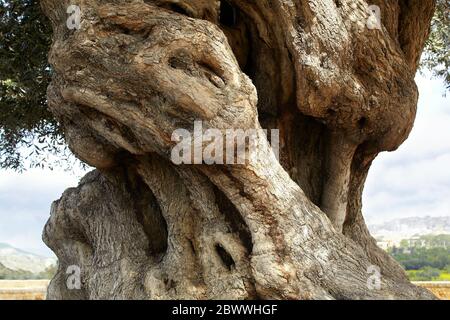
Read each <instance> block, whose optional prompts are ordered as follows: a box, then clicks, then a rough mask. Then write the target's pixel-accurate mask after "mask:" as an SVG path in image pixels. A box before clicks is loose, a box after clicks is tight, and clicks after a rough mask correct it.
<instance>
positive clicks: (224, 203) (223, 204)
mask: <svg viewBox="0 0 450 320" xmlns="http://www.w3.org/2000/svg"><path fill="white" fill-rule="evenodd" d="M213 189H214V195H215V197H216V203H217V206H218V207H219V210H220V212H222V213H223V214H224V216H225V220H226V221H227V223H228V224H229V225H230V226H231V228H232V232H235V233H237V234H238V235H239V238H240V239H241V240H242V243H243V245H244V246H245V248H246V249H247V252H248V254H251V253H252V250H253V243H252V236H251V233H250V230H249V228H248V226H247V224H246V223H245V221H244V219H243V218H242V216H241V214H240V213H239V211H238V210H237V209H236V207H235V206H234V204H233V203H231V201H230V200H229V199H228V198H227V197H226V196H225V195H224V194H223V192H222V191H220V190H219V188H217V187H216V186H215V185H213Z"/></svg>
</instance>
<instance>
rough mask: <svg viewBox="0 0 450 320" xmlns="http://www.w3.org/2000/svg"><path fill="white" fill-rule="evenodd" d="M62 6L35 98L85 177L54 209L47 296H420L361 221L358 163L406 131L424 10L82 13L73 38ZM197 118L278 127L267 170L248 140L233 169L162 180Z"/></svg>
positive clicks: (219, 7) (402, 4)
mask: <svg viewBox="0 0 450 320" xmlns="http://www.w3.org/2000/svg"><path fill="white" fill-rule="evenodd" d="M70 4H72V3H69V1H67V0H64V1H61V0H42V6H43V8H44V10H45V12H46V14H47V15H48V16H49V17H50V19H51V21H52V23H53V28H54V36H53V46H52V49H51V52H50V62H51V64H52V66H53V68H54V71H55V73H54V78H53V81H52V84H51V86H50V87H49V90H48V100H49V106H50V108H51V110H52V112H53V113H54V114H55V116H56V117H57V119H58V120H59V121H60V123H61V124H62V126H63V128H64V130H65V133H66V137H67V141H68V143H69V146H70V148H71V149H72V150H73V152H74V153H75V154H76V155H77V156H78V157H79V158H80V159H82V160H83V161H85V162H86V163H88V164H90V165H91V166H94V167H96V168H97V170H96V171H94V172H91V173H89V174H88V175H87V176H86V177H85V178H83V180H82V181H81V182H80V185H79V186H78V188H76V189H69V190H67V191H66V192H65V193H64V195H63V196H62V198H61V199H60V200H58V201H56V202H55V203H54V204H53V206H52V212H51V217H50V220H49V222H48V223H47V225H46V227H45V230H44V235H43V237H44V240H45V242H46V243H47V245H48V246H49V247H50V248H51V249H52V250H53V251H54V252H55V253H56V254H57V256H58V258H59V263H60V265H59V270H58V273H57V275H56V276H55V278H54V279H53V280H52V282H51V284H50V287H49V291H48V297H49V298H51V299H54V298H67V299H71V298H85V299H109V298H125V299H130V298H136V299H212V298H229V299H257V298H262V299H377V298H381V299H383V298H433V296H432V295H431V294H430V293H429V292H428V291H426V290H424V289H420V288H418V287H415V286H414V285H412V284H411V283H410V282H409V281H408V279H407V277H406V275H405V273H404V271H403V270H402V268H401V267H400V266H399V265H398V264H397V263H396V262H395V261H394V260H393V259H392V258H390V257H389V256H388V255H387V254H386V253H385V252H383V251H382V250H381V249H379V248H378V247H377V246H376V243H375V241H374V239H373V238H372V237H371V236H370V234H369V232H368V230H367V227H366V225H365V223H364V219H363V216H362V213H361V194H362V190H363V186H364V181H365V178H366V176H367V172H368V170H369V167H370V164H371V162H372V160H373V159H374V158H375V157H376V155H377V154H378V153H379V152H381V151H386V150H389V151H391V150H395V149H396V148H397V147H398V146H399V145H400V144H401V143H402V142H403V141H404V140H405V139H406V138H407V136H408V134H409V132H410V130H411V128H412V126H413V122H414V118H415V112H416V105H417V88H416V85H415V83H414V75H415V72H416V69H417V66H418V61H419V58H420V55H421V51H422V48H423V46H424V41H425V40H426V38H427V36H428V32H429V23H430V19H431V17H432V15H433V11H434V1H433V0H410V1H404V0H373V3H367V2H366V1H362V0H358V1H355V0H334V1H333V0H315V1H308V0H252V1H247V0H245V1H244V0H222V1H216V0H148V1H142V0H135V1H125V0H116V1H112V0H109V1H108V0H79V1H78V2H77V4H78V5H79V7H80V9H81V13H82V16H81V24H80V28H79V29H77V30H69V29H68V28H67V26H66V20H67V18H68V15H67V13H66V10H67V7H68V6H69V5H70ZM372 4H373V5H377V6H379V8H380V9H381V22H382V24H381V28H375V29H373V28H368V27H367V25H366V23H367V21H368V19H369V17H370V14H369V11H368V5H372ZM195 120H201V121H202V125H203V129H205V130H206V129H219V130H222V131H221V132H223V131H224V130H226V129H238V128H239V129H243V130H247V129H252V128H256V129H259V128H264V129H279V130H280V158H279V160H278V159H277V158H276V157H275V155H274V153H273V151H272V149H271V147H270V144H269V141H268V138H267V137H266V136H265V135H264V134H263V133H261V132H259V131H258V134H257V135H256V136H255V137H254V139H255V142H256V143H255V146H256V147H255V148H253V149H251V150H248V152H249V153H250V157H249V159H248V161H246V162H245V164H241V165H231V164H214V165H207V164H197V165H175V164H173V163H172V162H171V150H172V148H173V146H174V144H175V142H173V141H172V139H171V137H172V133H173V132H174V130H176V129H180V128H183V129H186V130H188V131H189V132H191V133H192V132H193V130H194V129H193V128H194V121H195ZM201 147H202V146H201ZM70 265H77V266H79V267H80V268H81V282H82V285H81V289H80V290H69V289H68V288H67V286H66V277H67V275H66V269H67V267H68V266H70ZM373 266H375V267H378V268H380V270H381V278H380V280H381V283H380V286H376V288H373V286H370V285H368V281H370V276H371V273H370V272H369V271H370V270H371V267H373ZM375 269H376V268H375Z"/></svg>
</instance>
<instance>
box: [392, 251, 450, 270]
mask: <svg viewBox="0 0 450 320" xmlns="http://www.w3.org/2000/svg"><path fill="white" fill-rule="evenodd" d="M391 255H392V256H393V257H394V259H395V260H397V261H398V262H399V263H400V264H401V265H402V266H403V267H404V268H405V269H406V270H418V269H421V268H423V267H432V268H437V269H444V268H445V267H446V266H447V265H449V264H450V249H446V248H430V249H427V248H411V249H410V250H409V251H405V250H403V249H398V248H393V249H392V251H391Z"/></svg>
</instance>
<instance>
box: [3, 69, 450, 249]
mask: <svg viewBox="0 0 450 320" xmlns="http://www.w3.org/2000/svg"><path fill="white" fill-rule="evenodd" d="M416 80H417V84H418V87H419V91H420V100H419V107H418V108H419V111H418V114H417V120H416V123H415V126H414V129H413V131H412V133H411V135H410V137H409V139H408V140H407V141H406V142H405V143H404V144H403V145H402V146H401V147H400V148H399V149H398V150H397V151H396V152H393V153H382V154H380V156H378V158H377V159H376V160H375V161H374V164H373V166H372V168H371V171H370V173H369V176H368V179H367V183H366V187H365V191H364V199H363V212H364V217H365V218H366V220H367V221H368V222H369V223H379V222H383V221H388V220H391V219H395V218H406V217H415V216H421V217H423V216H450V170H449V166H450V94H449V96H448V97H444V96H443V94H444V93H445V88H444V84H443V82H442V81H440V80H436V79H430V76H429V75H427V74H426V75H420V74H419V75H418V76H417V79H416ZM82 175H83V172H82V171H81V170H79V169H77V171H76V172H68V171H64V170H61V169H60V170H53V171H50V170H41V169H30V170H28V171H26V172H23V173H17V172H13V171H10V170H0V242H5V243H8V244H10V245H12V246H14V247H17V248H20V249H23V250H27V251H30V252H34V253H37V254H40V255H44V256H52V255H53V254H52V252H51V250H50V249H48V248H47V247H46V246H45V244H44V243H43V242H42V240H41V234H42V229H43V227H44V225H45V223H46V221H47V219H48V218H49V215H50V205H51V203H52V202H53V201H54V200H56V199H58V198H60V197H61V194H62V193H63V191H64V190H65V189H67V188H69V187H75V186H76V185H77V184H78V181H79V179H80V178H81V176H82Z"/></svg>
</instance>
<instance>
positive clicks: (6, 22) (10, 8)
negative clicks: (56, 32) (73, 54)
mask: <svg viewBox="0 0 450 320" xmlns="http://www.w3.org/2000/svg"><path fill="white" fill-rule="evenodd" d="M50 35H51V27H50V24H49V22H48V21H47V19H46V18H45V17H44V15H43V14H42V12H41V10H40V6H39V1H38V0H0V168H12V169H16V170H20V169H23V165H24V160H26V159H27V158H28V159H29V160H31V161H30V162H29V165H30V166H43V165H44V164H45V161H46V160H47V158H48V156H49V155H51V154H59V153H60V152H61V150H62V149H64V148H63V147H61V146H62V145H63V144H64V140H63V138H62V135H61V132H60V130H59V128H58V124H57V122H56V121H55V120H54V118H53V117H52V115H51V113H50V112H49V110H48V108H47V106H46V90H47V86H48V84H49V82H50V78H51V74H50V73H51V71H50V68H49V66H48V62H47V52H48V50H49V46H50V42H51V39H50ZM63 151H64V150H63Z"/></svg>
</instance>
